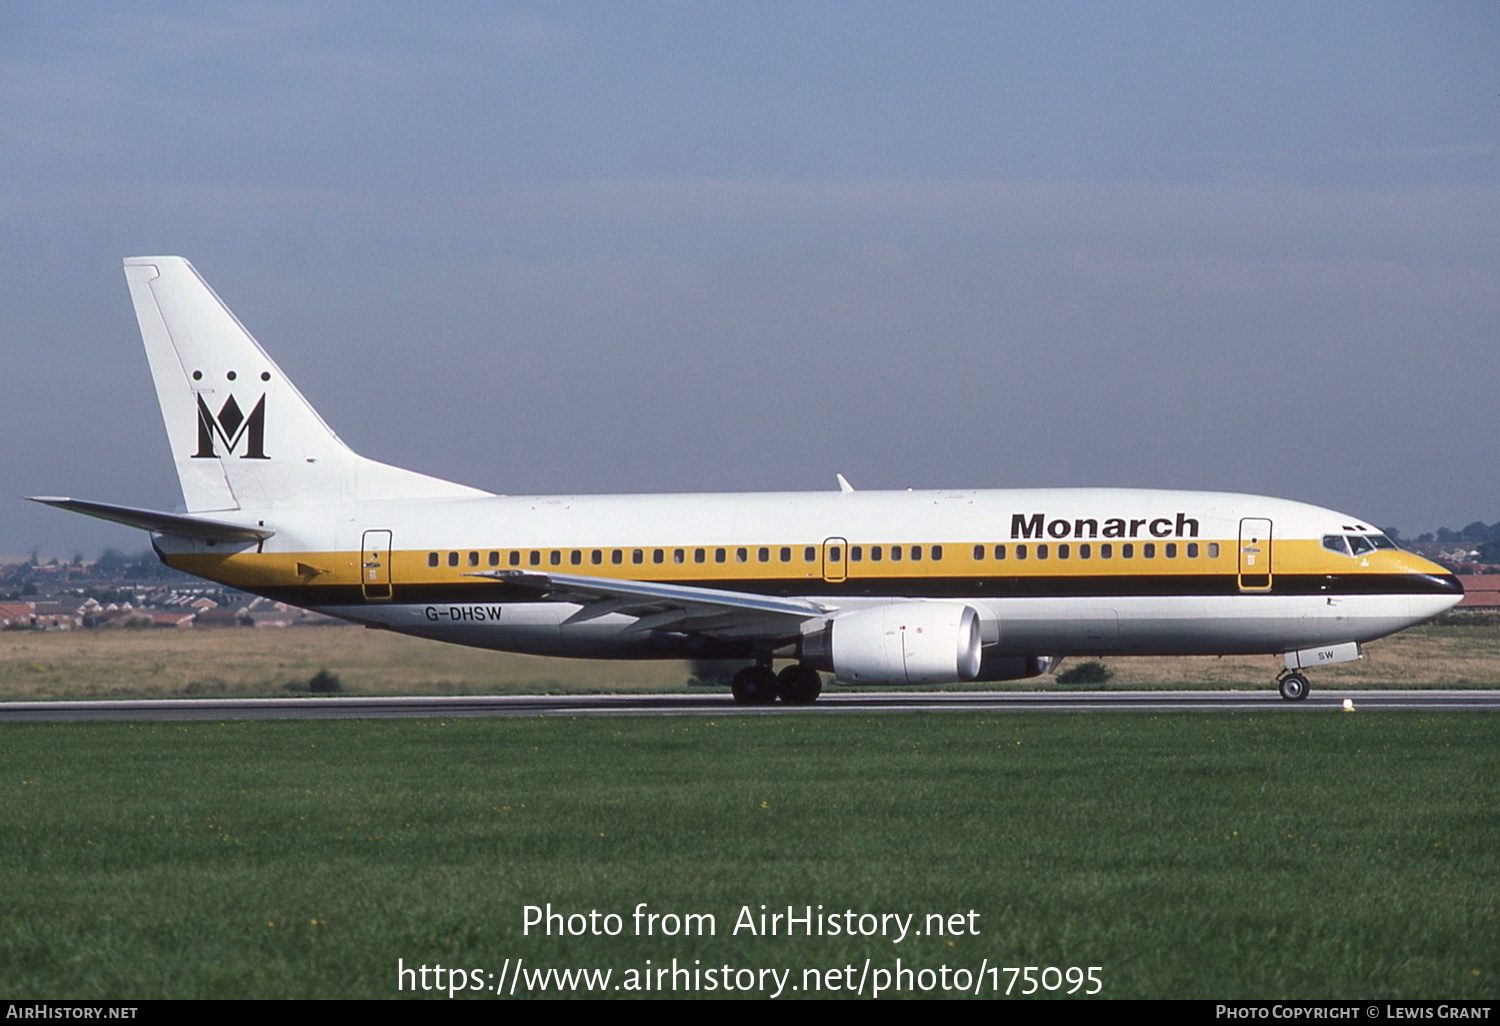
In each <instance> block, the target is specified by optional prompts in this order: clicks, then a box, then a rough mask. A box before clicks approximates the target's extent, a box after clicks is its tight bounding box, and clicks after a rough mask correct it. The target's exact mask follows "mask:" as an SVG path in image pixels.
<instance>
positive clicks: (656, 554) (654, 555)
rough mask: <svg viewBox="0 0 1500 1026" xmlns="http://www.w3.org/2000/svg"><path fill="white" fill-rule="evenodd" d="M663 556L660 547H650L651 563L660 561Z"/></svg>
mask: <svg viewBox="0 0 1500 1026" xmlns="http://www.w3.org/2000/svg"><path fill="white" fill-rule="evenodd" d="M665 558H666V553H665V552H663V551H662V550H661V549H652V550H651V562H653V563H660V562H661V561H662V560H663V559H665Z"/></svg>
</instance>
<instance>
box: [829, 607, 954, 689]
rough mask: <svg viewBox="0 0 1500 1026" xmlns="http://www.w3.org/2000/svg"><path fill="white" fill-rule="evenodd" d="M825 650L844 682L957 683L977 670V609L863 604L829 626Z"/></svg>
mask: <svg viewBox="0 0 1500 1026" xmlns="http://www.w3.org/2000/svg"><path fill="white" fill-rule="evenodd" d="M826 641H827V655H828V657H829V662H830V663H831V664H832V669H833V672H834V675H835V676H836V677H837V678H838V679H839V680H840V681H843V682H844V683H846V684H954V683H958V682H959V681H970V680H974V679H975V678H976V677H978V675H979V667H980V663H981V644H982V643H981V641H980V636H979V614H978V613H976V612H975V611H974V610H973V609H972V608H970V607H969V606H964V605H958V604H956V603H951V602H900V603H896V604H894V605H888V606H879V607H876V608H874V609H859V610H855V611H854V612H850V613H845V614H844V615H842V616H839V617H836V618H835V619H834V620H833V622H832V623H830V624H829V625H828V633H827V638H826Z"/></svg>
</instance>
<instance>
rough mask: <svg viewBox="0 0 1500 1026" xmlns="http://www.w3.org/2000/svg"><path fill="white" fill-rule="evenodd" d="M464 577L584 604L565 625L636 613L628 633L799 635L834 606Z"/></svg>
mask: <svg viewBox="0 0 1500 1026" xmlns="http://www.w3.org/2000/svg"><path fill="white" fill-rule="evenodd" d="M465 576H467V577H488V578H490V579H491V580H496V581H503V582H505V583H506V584H511V585H517V586H519V587H522V588H531V589H533V590H535V591H537V592H539V593H540V594H541V595H542V596H543V597H544V598H547V599H550V600H552V601H555V602H574V603H577V604H579V605H580V606H582V607H583V608H582V609H580V610H578V612H576V613H574V614H573V615H572V616H570V617H568V618H567V619H566V620H564V621H563V625H564V626H566V625H567V624H571V623H582V622H583V621H585V620H594V619H597V618H599V617H601V616H607V615H609V614H610V613H621V614H623V615H625V616H633V617H636V622H635V623H633V624H631V625H630V626H628V627H626V628H625V629H624V631H622V632H621V633H624V634H634V633H637V632H640V631H680V632H682V633H685V634H703V635H707V636H710V637H715V638H749V637H785V636H787V635H794V634H796V633H797V632H798V630H799V629H800V627H801V625H802V624H803V623H804V622H805V621H807V620H810V619H813V618H816V617H823V616H827V615H828V614H829V613H831V612H832V611H833V608H834V607H831V606H825V605H822V604H821V603H818V602H810V601H808V600H807V599H797V598H778V597H775V596H769V595H747V594H745V593H743V592H738V591H722V590H719V589H717V588H697V587H692V586H687V585H680V584H657V583H653V582H648V581H622V580H617V579H615V578H612V577H587V576H581V575H578V574H547V573H535V572H533V571H529V570H485V571H479V572H476V573H472V574H466V575H465Z"/></svg>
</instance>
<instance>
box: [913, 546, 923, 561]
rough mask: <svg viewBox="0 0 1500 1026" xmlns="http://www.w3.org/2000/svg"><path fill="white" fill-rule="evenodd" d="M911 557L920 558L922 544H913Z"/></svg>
mask: <svg viewBox="0 0 1500 1026" xmlns="http://www.w3.org/2000/svg"><path fill="white" fill-rule="evenodd" d="M911 558H912V559H921V558H922V546H920V545H913V546H912V547H911Z"/></svg>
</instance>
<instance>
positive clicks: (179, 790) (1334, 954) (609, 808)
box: [0, 709, 1500, 999]
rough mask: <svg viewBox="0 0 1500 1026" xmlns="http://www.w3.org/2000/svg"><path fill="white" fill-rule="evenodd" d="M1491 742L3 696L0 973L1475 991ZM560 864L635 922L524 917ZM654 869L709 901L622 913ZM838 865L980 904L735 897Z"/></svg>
mask: <svg viewBox="0 0 1500 1026" xmlns="http://www.w3.org/2000/svg"><path fill="white" fill-rule="evenodd" d="M1497 761H1500V718H1497V717H1494V716H1485V715H1460V714H1434V715H1422V714H1400V713H1371V712H1358V713H1353V714H1347V713H1339V712H1327V713H1317V714H1309V713H1307V712H1306V711H1305V710H1303V711H1288V710H1280V709H1277V710H1274V711H1268V712H1265V713H1257V714H1223V713H1202V714H1199V713H1189V714H1178V715H1171V716H1148V715H1143V714H1142V715H1136V714H1109V715H1048V714H1009V715H1000V716H994V715H969V714H960V715H927V716H919V715H882V716H875V717H868V718H855V717H799V716H782V717H776V718H753V717H735V716H733V715H731V716H726V717H723V718H721V719H717V720H706V719H697V718H645V719H600V718H578V719H566V718H557V719H484V720H449V721H441V720H425V721H423V720H418V721H347V722H236V723H188V724H167V723H158V724H139V723H136V724H57V725H51V724H44V725H10V726H5V727H3V728H0V993H3V994H4V995H5V996H6V997H9V998H43V997H94V996H99V997H104V996H108V997H244V996H255V997H323V996H337V997H344V996H351V997H393V996H397V990H396V983H397V977H396V966H397V959H398V958H399V959H404V961H405V964H406V965H407V966H414V965H421V964H426V965H429V966H431V965H435V964H438V963H441V964H442V965H443V966H444V967H446V968H455V967H456V968H462V969H479V970H482V971H484V972H495V973H498V972H499V971H500V970H501V967H502V964H503V963H504V962H505V960H506V959H507V958H509V959H515V958H518V957H519V958H524V959H526V964H527V966H528V967H534V968H545V967H549V966H556V967H559V968H572V967H578V968H610V969H613V970H614V971H615V972H616V973H617V974H618V973H621V972H623V971H625V970H627V969H632V968H634V969H640V968H642V967H644V965H645V960H646V959H651V960H652V964H653V965H654V966H658V967H659V966H661V965H662V964H663V962H664V961H665V962H667V963H670V960H671V959H672V958H674V957H675V958H677V959H678V960H679V962H680V963H683V964H687V963H691V962H692V960H694V959H698V960H701V965H702V966H703V967H708V966H719V965H725V964H727V965H729V966H730V967H731V968H733V969H738V968H765V967H775V968H777V969H779V970H785V969H792V970H793V975H792V977H791V981H790V982H791V984H792V985H797V984H800V983H801V982H802V979H803V978H802V976H801V973H802V970H804V969H813V968H816V969H830V968H834V967H843V966H845V965H848V964H852V965H854V966H855V967H856V968H858V967H859V966H861V965H862V964H863V963H864V960H865V959H866V958H869V959H871V960H872V964H873V965H874V966H875V967H876V968H885V969H891V968H894V966H895V963H896V959H897V958H900V959H902V960H903V964H904V965H905V966H907V967H917V968H930V969H937V968H938V967H940V966H942V965H944V964H946V965H947V966H949V967H950V969H952V968H965V969H967V970H969V971H970V972H973V971H975V970H978V969H979V968H980V967H981V964H982V963H983V960H985V959H988V961H989V964H990V965H994V964H1000V965H1002V966H1011V965H1036V966H1049V965H1050V966H1058V967H1069V966H1102V967H1103V970H1102V973H1101V976H1102V978H1103V980H1104V991H1103V996H1105V997H1204V998H1230V997H1241V998H1244V997H1282V998H1287V997H1299V996H1300V997H1326V996H1347V997H1358V998H1371V999H1373V998H1396V997H1449V998H1489V999H1493V998H1495V997H1496V996H1497V995H1500V915H1497V913H1500V773H1497V769H1500V767H1497ZM547 902H551V903H552V905H553V906H554V908H556V909H561V910H564V911H569V912H574V911H576V912H588V911H589V910H590V909H598V910H600V911H601V912H617V913H620V914H622V915H623V916H625V920H624V922H625V934H626V935H622V936H619V937H614V938H610V937H599V938H596V937H587V936H585V937H568V938H558V937H553V938H550V939H549V938H546V937H539V936H535V935H533V936H523V935H522V929H521V927H522V908H523V906H525V905H527V904H544V903H547ZM638 902H648V903H649V906H650V909H651V910H654V911H658V912H676V913H679V914H681V913H688V912H695V913H713V914H714V915H715V916H716V917H717V926H718V930H717V933H716V935H715V936H712V937H690V938H689V937H677V938H663V937H653V938H637V937H633V936H629V935H628V934H629V933H630V919H629V912H630V911H631V910H632V909H633V908H634V907H635V906H636V904H637V903H638ZM820 903H821V904H823V905H824V906H825V907H826V909H827V910H840V911H842V910H844V909H854V910H856V911H857V912H897V913H903V914H904V913H917V914H918V917H917V921H918V923H920V922H921V921H922V916H923V915H925V914H927V913H937V912H941V913H953V912H967V911H968V910H970V909H973V910H976V911H977V912H978V913H979V917H978V919H977V924H978V927H979V929H980V933H979V934H978V936H959V937H951V938H946V937H910V938H908V939H907V940H905V941H903V942H902V943H900V944H894V943H892V942H891V941H890V940H889V939H881V938H879V937H874V938H848V937H837V938H833V937H812V938H806V937H796V938H792V939H788V938H786V937H784V936H782V937H774V938H766V937H752V936H748V935H746V934H744V933H741V934H740V935H738V936H735V935H732V934H731V928H732V927H733V925H734V919H735V916H736V913H737V912H738V911H739V909H740V907H741V906H743V905H749V906H751V908H752V910H754V911H757V912H758V911H759V906H760V905H761V904H766V905H768V906H770V907H771V909H772V910H776V909H778V908H784V907H785V906H786V905H788V904H791V905H795V906H798V907H801V906H804V905H807V904H812V905H815V906H816V905H817V904H820ZM614 979H615V980H616V981H619V980H620V979H622V977H621V976H619V975H617V976H615V977H614ZM1006 979H1007V978H1006V977H1005V976H1002V977H1001V978H1000V982H1001V984H1002V986H1003V984H1004V983H1005V982H1006ZM443 993H444V994H445V995H446V992H443ZM720 993H722V992H720ZM801 993H802V992H800V991H799V992H797V994H794V995H793V994H789V995H787V996H801Z"/></svg>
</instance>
